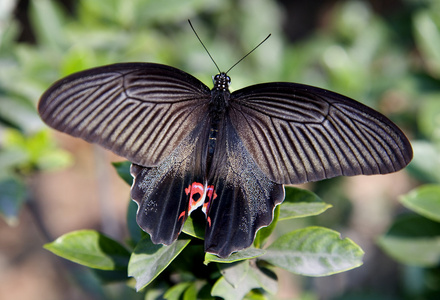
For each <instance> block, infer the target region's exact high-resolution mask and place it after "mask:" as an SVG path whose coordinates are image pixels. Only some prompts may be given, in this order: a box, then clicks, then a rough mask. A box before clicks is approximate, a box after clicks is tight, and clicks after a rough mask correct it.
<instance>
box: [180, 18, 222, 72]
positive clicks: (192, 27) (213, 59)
mask: <svg viewBox="0 0 440 300" xmlns="http://www.w3.org/2000/svg"><path fill="white" fill-rule="evenodd" d="M188 23H189V26H191V29H192V31H194V34H195V35H196V37H197V39H198V40H199V42H200V44H202V46H203V48H205V51H206V53H208V55H209V57H210V58H211V60H212V62H213V63H214V65H215V67H216V68H217V70H218V72H219V73H221V71H220V68H219V67H218V66H217V64H216V63H215V60H214V59H213V58H212V56H211V53H209V51H208V49H206V47H205V44H203V42H202V40H201V39H200V37H199V35H198V34H197V32H196V30H195V29H194V27H193V25H192V24H191V21H190V20H188Z"/></svg>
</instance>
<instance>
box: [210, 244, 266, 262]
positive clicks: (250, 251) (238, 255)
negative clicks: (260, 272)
mask: <svg viewBox="0 0 440 300" xmlns="http://www.w3.org/2000/svg"><path fill="white" fill-rule="evenodd" d="M265 252H266V251H265V250H263V249H257V248H247V249H244V250H241V251H238V252H235V253H232V254H231V255H230V256H229V257H227V258H220V257H218V256H217V255H213V254H210V253H206V254H205V261H204V262H203V263H204V264H205V265H207V264H209V263H210V262H218V263H233V262H237V261H241V260H245V259H252V258H257V257H259V256H261V255H263V254H264V253H265Z"/></svg>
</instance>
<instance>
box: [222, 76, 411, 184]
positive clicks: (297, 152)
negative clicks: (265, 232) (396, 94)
mask: <svg viewBox="0 0 440 300" xmlns="http://www.w3.org/2000/svg"><path fill="white" fill-rule="evenodd" d="M229 115H230V118H231V121H232V124H233V126H234V127H235V128H236V129H237V132H238V135H239V137H240V139H241V140H242V141H243V144H244V146H245V147H246V149H247V150H248V151H249V153H250V154H251V155H252V157H253V158H254V160H255V162H256V163H257V164H258V166H259V167H260V168H261V170H262V171H263V172H264V173H265V174H266V175H267V176H268V177H269V178H270V179H271V180H273V181H275V182H278V183H283V184H298V183H303V182H308V181H317V180H321V179H325V178H331V177H335V176H339V175H360V174H365V175H370V174H386V173H390V172H394V171H397V170H400V169H401V168H403V167H405V166H406V165H407V164H408V163H409V162H410V161H411V158H412V149H411V145H410V143H409V141H408V139H407V138H406V137H405V135H404V134H403V133H402V131H401V130H400V129H399V128H398V127H397V126H396V125H395V124H393V123H392V122H391V121H390V120H388V119H387V118H386V117H385V116H383V115H382V114H380V113H378V112H376V111H375V110H373V109H371V108H369V107H367V106H365V105H363V104H361V103H359V102H357V101H355V100H352V99H350V98H347V97H345V96H342V95H339V94H336V93H333V92H330V91H327V90H323V89H319V88H315V87H310V86H306V85H301V84H294V83H268V84H259V85H254V86H250V87H247V88H244V89H242V90H239V91H236V92H234V93H232V94H231V100H230V110H229Z"/></svg>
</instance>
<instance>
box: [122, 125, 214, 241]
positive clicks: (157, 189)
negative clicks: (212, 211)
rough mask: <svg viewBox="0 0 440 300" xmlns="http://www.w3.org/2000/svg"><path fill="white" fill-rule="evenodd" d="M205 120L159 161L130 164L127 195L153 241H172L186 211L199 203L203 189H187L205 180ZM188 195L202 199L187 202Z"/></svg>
mask: <svg viewBox="0 0 440 300" xmlns="http://www.w3.org/2000/svg"><path fill="white" fill-rule="evenodd" d="M208 124H209V123H208V122H207V120H206V119H205V121H204V122H201V123H199V124H198V126H197V127H196V128H195V129H194V130H193V132H191V133H190V134H189V135H188V136H187V137H186V138H185V139H184V140H183V141H182V142H181V143H180V144H179V146H178V147H177V148H176V149H174V151H173V152H172V153H171V154H170V155H169V156H168V157H167V159H166V160H164V161H163V162H162V163H160V164H159V165H157V166H155V167H152V168H147V167H142V166H139V165H136V164H132V166H131V174H132V176H133V177H134V182H133V186H132V189H131V198H132V199H133V200H134V201H135V202H137V203H138V211H137V216H136V220H137V223H138V224H139V226H140V227H141V228H142V229H143V230H144V231H145V232H148V233H149V234H150V236H151V240H152V241H153V243H155V244H158V243H161V244H165V245H170V244H171V243H172V242H174V241H175V240H176V239H177V237H178V235H179V233H180V231H181V230H182V227H183V224H184V223H185V220H186V219H187V217H188V215H189V213H190V212H191V211H192V210H193V209H195V208H196V207H198V206H201V205H202V204H203V199H202V197H201V196H202V194H203V191H202V192H201V193H200V192H199V194H198V195H197V196H198V197H195V194H196V193H197V192H198V191H197V190H195V189H194V190H193V193H191V187H192V186H193V184H194V185H195V184H203V183H204V181H205V169H204V168H205V166H206V164H205V163H204V160H203V157H204V155H203V153H206V150H205V151H203V145H205V144H206V139H207V133H208V130H209V126H208ZM205 157H206V156H205ZM202 190H203V188H202ZM191 199H193V200H196V201H202V202H201V203H191V201H190V200H191Z"/></svg>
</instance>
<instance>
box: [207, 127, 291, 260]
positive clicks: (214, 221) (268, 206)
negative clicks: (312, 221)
mask: <svg viewBox="0 0 440 300" xmlns="http://www.w3.org/2000/svg"><path fill="white" fill-rule="evenodd" d="M219 134H220V136H219V138H218V141H217V146H216V152H215V156H214V160H213V166H212V167H211V170H212V175H211V179H210V180H208V182H209V183H210V184H211V183H212V185H213V188H214V195H213V196H212V199H211V201H210V203H209V209H208V212H207V226H206V232H205V251H206V252H210V253H214V254H217V255H219V256H220V257H227V256H229V255H230V254H231V253H232V252H235V251H238V250H241V249H244V248H247V247H249V246H250V245H252V243H253V241H254V238H255V234H256V232H257V231H258V229H260V228H261V227H264V226H268V225H269V224H270V223H271V222H272V219H273V211H274V208H275V206H276V205H277V204H280V203H281V202H282V201H283V199H284V187H283V186H282V185H281V184H277V183H275V182H273V181H272V180H270V179H269V178H268V177H267V176H266V175H265V174H264V173H263V172H262V171H261V170H260V168H259V167H258V166H257V165H256V163H255V161H254V159H253V158H252V156H251V155H250V154H249V153H248V151H247V150H246V148H245V147H244V146H243V144H242V141H241V139H240V138H239V136H238V135H237V132H236V130H235V129H234V128H233V127H232V125H231V123H230V121H229V120H227V121H226V122H225V126H224V127H223V130H221V131H220V132H219Z"/></svg>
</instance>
